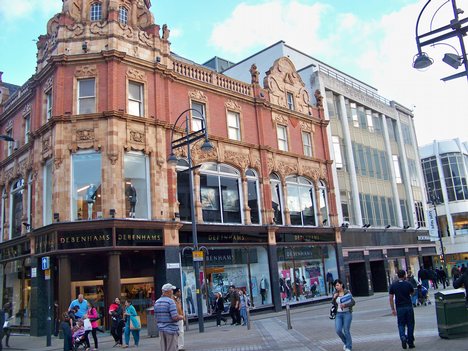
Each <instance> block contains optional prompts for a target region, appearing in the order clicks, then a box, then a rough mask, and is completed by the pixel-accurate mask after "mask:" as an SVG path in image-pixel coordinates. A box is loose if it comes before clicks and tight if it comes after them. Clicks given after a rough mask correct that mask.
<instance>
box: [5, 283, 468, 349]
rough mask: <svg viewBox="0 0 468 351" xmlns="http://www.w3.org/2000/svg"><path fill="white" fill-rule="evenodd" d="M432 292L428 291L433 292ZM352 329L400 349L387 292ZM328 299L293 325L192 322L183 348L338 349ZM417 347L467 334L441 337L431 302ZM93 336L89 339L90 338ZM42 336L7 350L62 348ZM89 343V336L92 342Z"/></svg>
mask: <svg viewBox="0 0 468 351" xmlns="http://www.w3.org/2000/svg"><path fill="white" fill-rule="evenodd" d="M433 292H434V291H432V290H431V293H432V296H433ZM356 301H357V303H356V307H355V310H354V312H353V322H352V326H351V333H352V336H353V350H355V351H359V350H363V351H364V350H366V351H376V350H378V351H391V350H401V346H400V343H399V340H398V332H397V326H396V318H395V317H393V316H392V315H391V313H390V307H389V305H388V295H387V294H385V293H379V294H376V295H374V296H370V297H361V298H357V299H356ZM328 307H329V304H328V303H321V304H317V305H311V306H307V307H301V308H294V309H292V310H291V324H292V326H293V329H291V330H288V329H287V322H286V315H285V311H282V312H278V313H264V314H254V315H253V316H252V328H251V329H250V330H247V328H246V327H241V326H230V325H226V326H222V327H219V328H217V327H216V326H215V322H214V321H207V322H205V332H204V333H199V332H198V324H197V323H195V324H190V330H189V331H187V332H186V337H185V339H186V341H185V343H186V350H187V351H279V350H294V351H333V350H336V351H339V350H342V349H343V345H342V343H341V341H340V340H339V339H338V337H337V336H336V334H335V332H334V322H333V321H331V320H330V319H328ZM415 315H416V333H415V336H416V342H415V344H416V348H417V349H419V350H424V351H436V350H437V351H440V350H457V351H459V350H468V335H467V337H466V338H461V339H449V340H447V339H441V338H440V337H439V335H438V331H437V321H436V316H435V305H434V304H432V305H429V306H421V307H417V308H416V309H415ZM91 339H92V338H91ZM45 344H46V339H45V337H40V338H37V337H30V336H17V335H14V336H12V337H11V339H10V345H11V348H10V350H31V351H38V350H63V341H62V340H59V339H58V338H55V337H53V338H52V346H51V347H45ZM91 344H92V340H91ZM113 345H114V342H113V340H112V337H111V336H110V335H109V334H107V333H106V334H99V350H111V349H112V350H118V349H119V348H112V346H113ZM138 349H139V350H151V351H160V347H159V338H149V337H147V331H146V330H142V331H141V341H140V347H139V348H138ZM5 350H8V349H5Z"/></svg>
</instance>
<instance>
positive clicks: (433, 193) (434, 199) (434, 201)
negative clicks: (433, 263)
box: [430, 189, 447, 274]
mask: <svg viewBox="0 0 468 351" xmlns="http://www.w3.org/2000/svg"><path fill="white" fill-rule="evenodd" d="M430 197H431V204H432V207H433V208H434V212H435V219H436V224H437V236H438V237H439V241H440V250H441V252H442V260H443V261H444V272H445V274H447V261H446V260H445V250H444V243H443V242H442V233H441V232H440V226H439V217H438V216H437V205H438V204H439V203H440V199H439V196H438V195H437V193H436V191H435V189H432V191H431V193H430Z"/></svg>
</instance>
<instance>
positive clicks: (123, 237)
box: [117, 234, 162, 241]
mask: <svg viewBox="0 0 468 351" xmlns="http://www.w3.org/2000/svg"><path fill="white" fill-rule="evenodd" d="M129 240H130V241H135V240H136V241H161V240H162V237H161V234H118V235H117V241H129Z"/></svg>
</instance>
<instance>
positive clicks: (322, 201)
mask: <svg viewBox="0 0 468 351" xmlns="http://www.w3.org/2000/svg"><path fill="white" fill-rule="evenodd" d="M319 211H320V215H321V216H322V225H324V226H330V225H331V223H330V219H329V217H328V196H327V187H326V185H325V183H324V182H323V181H322V180H319Z"/></svg>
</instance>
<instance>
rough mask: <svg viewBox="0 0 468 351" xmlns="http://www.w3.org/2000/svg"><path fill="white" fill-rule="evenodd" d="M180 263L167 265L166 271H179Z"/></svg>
mask: <svg viewBox="0 0 468 351" xmlns="http://www.w3.org/2000/svg"><path fill="white" fill-rule="evenodd" d="M179 268H180V264H179V263H166V269H179Z"/></svg>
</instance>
